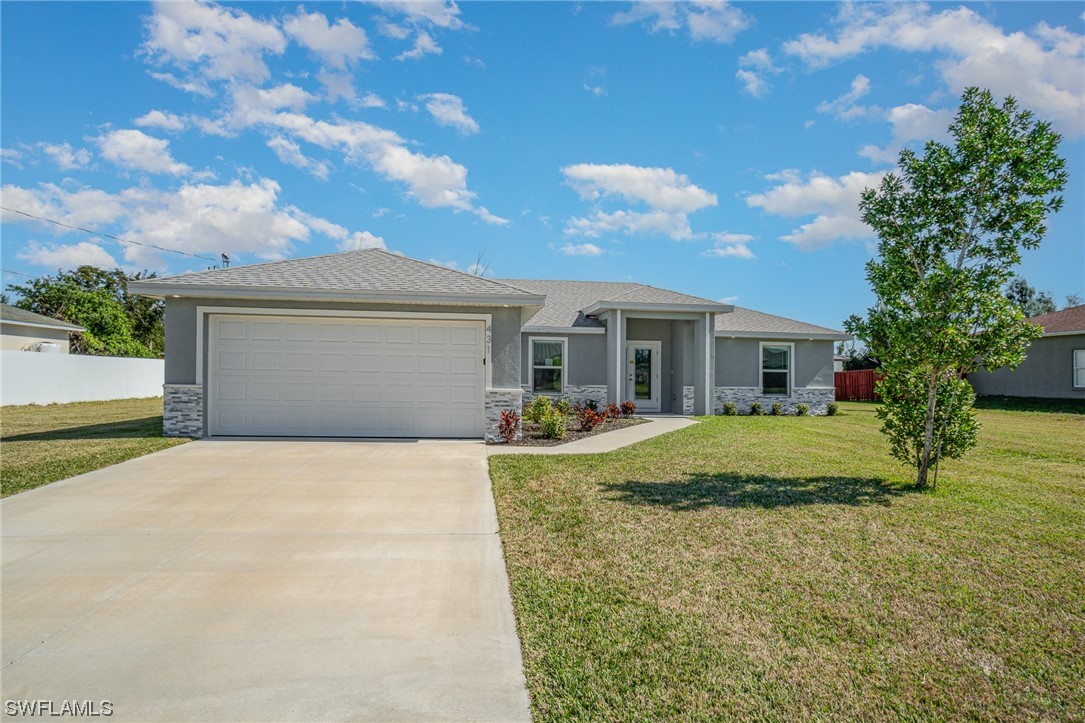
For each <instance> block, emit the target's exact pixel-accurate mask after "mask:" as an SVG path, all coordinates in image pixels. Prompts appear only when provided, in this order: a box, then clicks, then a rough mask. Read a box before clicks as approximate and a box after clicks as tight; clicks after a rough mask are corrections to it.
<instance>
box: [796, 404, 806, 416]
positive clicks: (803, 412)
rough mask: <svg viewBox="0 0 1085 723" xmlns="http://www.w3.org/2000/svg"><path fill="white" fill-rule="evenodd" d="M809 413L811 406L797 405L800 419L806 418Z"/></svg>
mask: <svg viewBox="0 0 1085 723" xmlns="http://www.w3.org/2000/svg"><path fill="white" fill-rule="evenodd" d="M809 413H810V405H809V404H796V405H795V414H797V415H799V416H800V417H805V416H806V415H807V414H809Z"/></svg>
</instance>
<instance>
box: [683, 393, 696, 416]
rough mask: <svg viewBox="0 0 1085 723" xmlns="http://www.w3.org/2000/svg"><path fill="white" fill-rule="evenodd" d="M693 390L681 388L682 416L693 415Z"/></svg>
mask: <svg viewBox="0 0 1085 723" xmlns="http://www.w3.org/2000/svg"><path fill="white" fill-rule="evenodd" d="M693 400H694V388H693V387H682V414H693V403H694V402H693Z"/></svg>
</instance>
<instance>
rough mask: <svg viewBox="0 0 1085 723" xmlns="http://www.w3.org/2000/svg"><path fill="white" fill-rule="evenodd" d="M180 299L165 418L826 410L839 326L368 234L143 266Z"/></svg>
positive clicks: (326, 422) (153, 283) (387, 418)
mask: <svg viewBox="0 0 1085 723" xmlns="http://www.w3.org/2000/svg"><path fill="white" fill-rule="evenodd" d="M129 288H130V290H132V291H134V292H136V293H140V294H144V295H147V296H154V297H158V298H162V299H164V300H165V305H166V316H165V325H166V364H165V366H166V369H165V373H166V379H165V381H166V383H165V389H164V394H163V396H164V402H163V404H164V413H165V421H164V426H165V431H166V433H167V434H171V435H184V436H196V437H203V436H231V435H239V436H261V435H263V436H345V437H352V436H353V437H485V438H487V439H493V438H495V437H496V434H497V431H496V430H497V422H498V419H499V417H500V412H501V411H502V410H504V409H516V410H518V411H519V410H520V409H521V406H522V404H523V403H524V402H525V401H527V400H530V399H531V398H533V397H534V396H535V395H538V394H548V395H553V396H565V397H570V398H574V399H595V400H596V401H598V402H600V403H607V402H621V401H624V400H628V399H632V400H634V401H635V402H636V404H637V408H638V409H639V410H641V411H642V412H659V413H676V414H713V413H720V412H721V411H722V408H723V404H724V403H725V402H727V401H734V402H736V403H738V405H739V408H740V410H745V409H748V408H749V404H750V403H751V402H753V401H762V402H764V403H766V406H767V405H768V404H771V403H772V402H776V401H780V402H782V403H783V404H784V406H785V409H787V410H789V411H793V410H794V408H795V405H797V404H799V403H806V404H809V405H810V407H811V411H812V412H813V413H815V414H818V413H824V412H825V408H826V404H827V403H828V402H830V401H832V399H833V342H834V341H837V340H842V339H847V338H849V337H847V335H845V334H844V333H842V332H840V331H836V330H833V329H826V328H824V327H819V326H814V325H812V324H804V323H802V322H797V321H792V320H790V319H784V318H782V317H778V316H772V315H769V314H762V313H760V312H756V311H752V310H750V309H743V308H740V307H736V306H731V305H729V304H720V303H717V302H714V301H710V300H708V299H702V298H698V297H695V296H689V295H686V294H681V293H678V292H675V291H668V290H666V289H660V288H656V287H652V286H646V285H644V284H636V283H609V282H584V281H535V280H525V279H487V278H479V277H477V276H472V275H469V274H465V273H461V272H458V271H454V270H452V269H447V268H444V267H442V266H436V265H434V264H429V263H426V262H423V261H417V260H414V259H410V258H407V257H405V256H401V255H398V254H393V253H390V252H387V251H382V250H377V249H370V250H364V251H353V252H348V253H343V254H333V255H328V256H317V257H311V258H302V259H291V260H287V261H275V262H271V263H265V264H256V265H252V266H243V267H236V268H230V269H219V270H212V271H205V272H200V273H193V274H185V275H182V276H174V277H169V278H163V279H154V280H149V281H140V282H132V283H131V284H130V286H129Z"/></svg>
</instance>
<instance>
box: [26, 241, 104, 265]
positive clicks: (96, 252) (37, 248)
mask: <svg viewBox="0 0 1085 723" xmlns="http://www.w3.org/2000/svg"><path fill="white" fill-rule="evenodd" d="M15 256H16V258H19V259H21V260H23V261H26V262H27V263H31V264H35V265H37V266H44V267H47V268H50V269H74V268H76V267H77V266H97V267H99V268H102V269H115V268H117V267H118V266H120V264H118V263H117V260H116V259H115V258H113V256H111V255H110V254H109V252H108V251H106V250H105V249H103V248H102V247H101V246H99V245H98V244H96V243H92V242H90V241H80V242H79V243H76V244H71V245H62V244H51V243H47V244H40V243H38V242H37V241H29V242H27V244H26V247H25V248H23V249H22V250H21V251H19V253H17V254H15Z"/></svg>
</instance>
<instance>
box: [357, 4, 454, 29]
mask: <svg viewBox="0 0 1085 723" xmlns="http://www.w3.org/2000/svg"><path fill="white" fill-rule="evenodd" d="M373 4H374V5H376V6H378V7H380V8H382V9H383V10H385V11H387V12H390V13H398V14H400V15H402V16H403V18H404V20H406V21H407V22H410V23H411V24H414V25H432V26H434V27H438V28H445V29H447V30H459V29H461V28H467V25H466V24H465V23H464V22H463V20H461V19H460V8H459V6H458V5H457V4H456V3H455V2H453V1H452V0H376V1H375V2H374V3H373ZM392 37H395V36H392ZM403 37H406V36H403Z"/></svg>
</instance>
